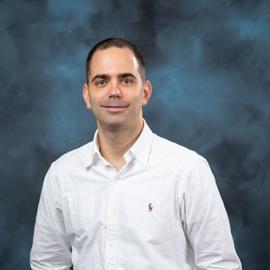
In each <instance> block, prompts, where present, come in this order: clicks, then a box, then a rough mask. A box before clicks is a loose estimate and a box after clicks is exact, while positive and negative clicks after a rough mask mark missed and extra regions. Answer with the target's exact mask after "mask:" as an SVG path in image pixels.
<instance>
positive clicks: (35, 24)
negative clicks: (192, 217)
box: [0, 0, 270, 270]
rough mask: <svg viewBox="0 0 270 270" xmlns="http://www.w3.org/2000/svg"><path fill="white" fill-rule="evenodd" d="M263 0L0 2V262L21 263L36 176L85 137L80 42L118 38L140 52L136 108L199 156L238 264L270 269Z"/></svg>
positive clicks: (269, 124) (268, 11)
mask: <svg viewBox="0 0 270 270" xmlns="http://www.w3.org/2000/svg"><path fill="white" fill-rule="evenodd" d="M269 33H270V2H269V1H267V0H265V1H263V0H262V1H259V0H256V1H255V0H218V1H210V0H208V1H206V0H205V1H195V0H182V1H180V0H179V1H173V0H172V1H166V0H147V1H146V0H144V1H143V0H141V1H125V0H113V1H105V0H99V1H86V0H79V1H66V0H61V1H60V0H47V1H33V0H32V1H30V0H29V1H26V0H24V1H23V0H17V1H16V0H15V1H7V0H1V1H0V99H1V105H0V121H1V133H0V142H1V148H0V151H1V161H0V172H1V178H0V269H1V270H10V269H16V270H17V269H23V270H24V269H29V263H28V260H29V251H30V247H31V242H32V234H33V226H34V221H35V214H36V210H37V203H38V199H39V195H40V189H41V185H42V182H43V177H44V174H45V172H46V170H47V169H48V167H49V165H50V163H51V162H52V161H53V160H54V159H56V158H57V157H59V156H60V155H61V154H63V153H64V152H67V151H69V150H71V149H73V148H76V147H78V146H80V145H82V144H84V143H87V142H88V141H89V140H90V139H91V138H92V136H93V132H94V130H95V121H94V118H93V117H92V116H91V115H90V114H89V111H87V109H85V108H84V104H83V101H82V94H81V88H82V84H83V82H84V63H85V58H86V55H87V53H88V50H89V48H90V47H91V46H92V45H93V44H94V43H95V42H97V41H99V40H100V39H103V38H106V37H109V36H118V37H123V38H127V39H130V40H132V41H134V42H135V43H137V44H139V45H140V47H141V48H142V49H143V50H144V52H145V54H146V60H147V66H148V78H149V79H150V80H152V82H153V86H154V94H153V97H152V100H151V102H150V104H149V105H148V106H147V107H146V108H145V118H146V120H147V121H148V123H149V125H150V126H151V128H152V129H153V130H154V131H155V132H156V133H158V134H160V135H161V136H164V137H166V138H168V139H170V140H172V141H175V142H178V143H180V144H182V145H184V146H186V147H189V148H191V149H194V150H196V151H197V152H199V153H200V154H202V155H203V156H205V157H206V158H207V159H208V161H209V163H210V165H211V167H212V169H213V171H214V174H215V176H216V180H217V184H218V186H219V189H220V191H221V194H222V197H223V199H224V202H225V205H226V208H227V211H228V214H229V218H230V221H231V226H232V232H233V237H234V240H235V245H236V249H237V252H238V254H239V256H240V258H241V261H242V263H243V267H244V269H245V270H267V269H270V258H269V241H270V200H269V195H270V182H269V180H270V179H269V177H270V170H269V167H270V143H269V138H270V34H269Z"/></svg>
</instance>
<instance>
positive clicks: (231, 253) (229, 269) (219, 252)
mask: <svg viewBox="0 0 270 270" xmlns="http://www.w3.org/2000/svg"><path fill="white" fill-rule="evenodd" d="M185 197H186V213H185V215H186V230H187V235H188V238H189V241H190V243H191V246H192V248H193V251H194V260H195V264H196V267H197V268H196V269H198V270H206V269H207V270H214V269H219V270H225V269H226V270H241V269H242V267H241V262H240V260H239V258H238V256H237V254H236V251H235V248H234V243H233V239H232V235H231V229H230V224H229V219H228V216H227V213H226V210H225V207H224V204H223V201H222V199H221V196H220V194H219V191H218V188H217V186H216V182H215V178H214V176H213V174H212V171H211V169H210V167H209V165H208V163H207V161H206V160H205V159H204V158H202V157H201V158H199V159H198V160H197V161H196V162H195V164H194V165H193V168H192V170H191V172H190V175H189V179H188V184H187V189H186V194H185Z"/></svg>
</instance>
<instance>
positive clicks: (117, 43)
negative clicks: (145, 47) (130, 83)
mask: <svg viewBox="0 0 270 270" xmlns="http://www.w3.org/2000/svg"><path fill="white" fill-rule="evenodd" d="M111 47H116V48H128V49H130V50H131V51H132V52H133V54H134V56H135V57H136V59H137V61H138V63H139V73H140V75H141V78H142V80H143V81H144V80H145V61H144V56H143V54H142V52H141V50H140V49H139V48H138V47H137V46H136V45H135V44H133V43H131V42H130V41H128V40H125V39H121V38H107V39H104V40H101V41H100V42H98V43H97V44H96V45H95V46H94V47H93V48H92V49H91V50H90V51H89V53H88V56H87V59H86V83H88V81H89V75H90V72H91V70H90V64H91V60H92V57H93V54H94V53H95V52H96V51H97V50H105V49H108V48H111Z"/></svg>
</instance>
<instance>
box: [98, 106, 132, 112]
mask: <svg viewBox="0 0 270 270" xmlns="http://www.w3.org/2000/svg"><path fill="white" fill-rule="evenodd" d="M102 107H103V108H105V109H106V110H107V111H109V112H121V111H124V110H125V109H126V108H127V107H128V106H102Z"/></svg>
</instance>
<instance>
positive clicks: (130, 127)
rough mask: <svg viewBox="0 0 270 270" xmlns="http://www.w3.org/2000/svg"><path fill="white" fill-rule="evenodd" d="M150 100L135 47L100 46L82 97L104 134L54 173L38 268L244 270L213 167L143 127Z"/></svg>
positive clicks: (45, 191) (39, 237)
mask: <svg viewBox="0 0 270 270" xmlns="http://www.w3.org/2000/svg"><path fill="white" fill-rule="evenodd" d="M151 93H152V86H151V83H150V82H149V81H148V80H146V79H145V65H144V59H143V56H142V55H141V53H140V51H139V50H138V48H137V47H136V46H135V45H133V44H132V43H130V42H129V41H126V40H122V39H116V38H111V39H106V40H103V41H101V42H99V43H98V44H96V45H95V46H94V47H93V48H92V50H91V51H90V53H89V55H88V58H87V63H86V83H85V84H84V86H83V98H84V101H85V104H86V107H87V108H88V109H90V110H91V111H92V112H93V114H94V116H95V117H96V122H97V131H96V133H95V135H94V139H93V141H92V142H90V143H88V144H86V145H84V146H82V147H80V148H78V149H75V150H73V151H71V152H69V153H67V154H65V155H63V156H62V157H60V158H59V159H58V160H56V161H55V162H53V163H52V165H51V167H50V169H49V170H48V172H47V174H46V177H45V180H44V184H43V188H42V193H41V198H40V202H39V207H38V212H37V217H36V224H35V232H34V239H33V246H32V250H31V267H32V269H34V270H38V269H39V270H41V269H44V270H45V269H48V270H56V269H57V270H60V269H61V270H63V269H69V268H70V267H71V265H73V268H74V270H90V269H91V270H109V269H119V270H120V269H121V270H138V269H140V270H147V269H149V270H150V269H153V270H183V269H186V270H187V269H205V270H206V269H207V270H210V269H220V270H221V269H230V270H236V269H241V263H240V261H239V259H238V257H237V254H236V252H235V250H234V245H233V240H232V236H231V232H230V225H229V221H228V217H227V214H226V211H225V208H224V205H223V203H222V200H221V197H220V195H219V192H218V189H217V186H216V184H215V179H214V176H213V174H212V172H211V170H210V168H209V166H208V163H207V161H206V160H205V159H204V158H203V157H201V156H200V155H198V154H197V153H195V152H193V151H191V150H188V149H187V148H185V147H182V146H180V145H177V144H175V143H172V142H170V141H168V140H166V139H163V138H161V137H159V136H157V135H155V134H153V133H152V131H151V130H150V128H149V127H148V125H147V123H146V122H145V121H144V119H143V115H142V107H143V106H144V105H146V104H147V102H148V101H149V99H150V97H151Z"/></svg>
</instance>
